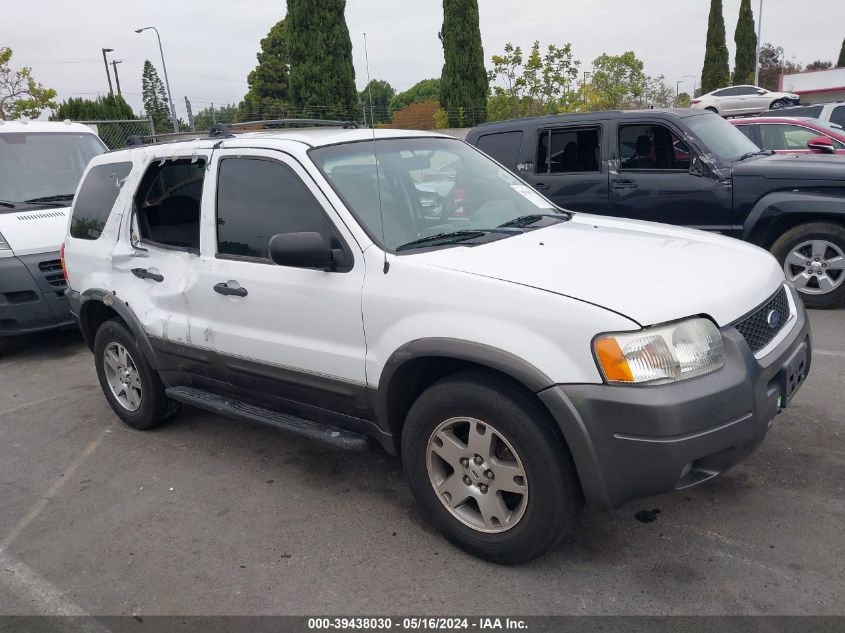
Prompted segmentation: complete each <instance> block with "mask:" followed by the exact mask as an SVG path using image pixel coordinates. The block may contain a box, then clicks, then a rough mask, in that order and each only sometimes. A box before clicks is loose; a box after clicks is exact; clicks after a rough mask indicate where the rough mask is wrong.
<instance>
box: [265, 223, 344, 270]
mask: <svg viewBox="0 0 845 633" xmlns="http://www.w3.org/2000/svg"><path fill="white" fill-rule="evenodd" d="M267 250H268V252H269V254H270V259H272V260H273V263H275V264H278V265H279V266H290V267H291V268H312V269H315V270H326V271H328V270H336V269H337V268H339V267H342V266H344V265H346V254H345V253H344V252H343V251H342V250H340V249H334V248H329V247H328V246H326V242H325V241H324V240H323V236H322V235H320V234H319V233H316V232H307V233H306V232H304V233H278V234H276V235H274V236H273V237H271V238H270V245H269V246H268V247H267Z"/></svg>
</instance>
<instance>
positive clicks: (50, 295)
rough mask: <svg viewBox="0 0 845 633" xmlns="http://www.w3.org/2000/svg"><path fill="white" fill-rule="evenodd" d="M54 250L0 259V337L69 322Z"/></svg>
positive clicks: (63, 289) (56, 254)
mask: <svg viewBox="0 0 845 633" xmlns="http://www.w3.org/2000/svg"><path fill="white" fill-rule="evenodd" d="M65 288H66V285H65V281H64V275H63V274H62V270H61V264H60V260H59V253H58V252H51V253H38V254H36V255H22V256H20V257H3V258H0V337H3V336H14V335H18V334H28V333H31V332H40V331H43V330H51V329H54V328H59V327H64V326H69V325H73V318H72V317H71V315H70V312H68V307H67V300H66V299H65V296H64V294H65Z"/></svg>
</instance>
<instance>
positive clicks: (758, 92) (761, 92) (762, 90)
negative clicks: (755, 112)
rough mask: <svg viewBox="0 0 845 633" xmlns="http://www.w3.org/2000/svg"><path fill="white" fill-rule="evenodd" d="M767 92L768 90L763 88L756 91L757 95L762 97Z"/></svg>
mask: <svg viewBox="0 0 845 633" xmlns="http://www.w3.org/2000/svg"><path fill="white" fill-rule="evenodd" d="M768 92H769V91H768V90H766V89H765V88H758V89H757V94H758V95H764V94H766V93H768Z"/></svg>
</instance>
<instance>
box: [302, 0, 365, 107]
mask: <svg viewBox="0 0 845 633" xmlns="http://www.w3.org/2000/svg"><path fill="white" fill-rule="evenodd" d="M287 6H288V12H287V16H286V17H285V41H286V45H287V54H288V61H289V62H290V75H289V82H290V83H289V95H290V100H291V102H292V103H293V104H294V105H295V106H297V107H298V108H301V111H302V114H303V115H306V116H317V117H323V118H341V119H351V118H354V116H355V113H356V111H357V101H358V92H357V90H356V89H355V68H354V67H353V66H352V42H351V41H350V39H349V29H348V28H347V26H346V17H345V16H344V11H345V10H346V0H287Z"/></svg>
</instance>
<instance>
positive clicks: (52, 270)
mask: <svg viewBox="0 0 845 633" xmlns="http://www.w3.org/2000/svg"><path fill="white" fill-rule="evenodd" d="M38 269H39V270H40V271H41V273H42V274H43V275H44V279H46V280H47V283H48V284H50V285H51V286H53V287H54V288H60V289H62V290H63V289H64V288H66V287H67V283H65V274H64V273H63V272H62V262H61V260H59V259H50V260H48V261H46V262H41V263H39V264H38Z"/></svg>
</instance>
